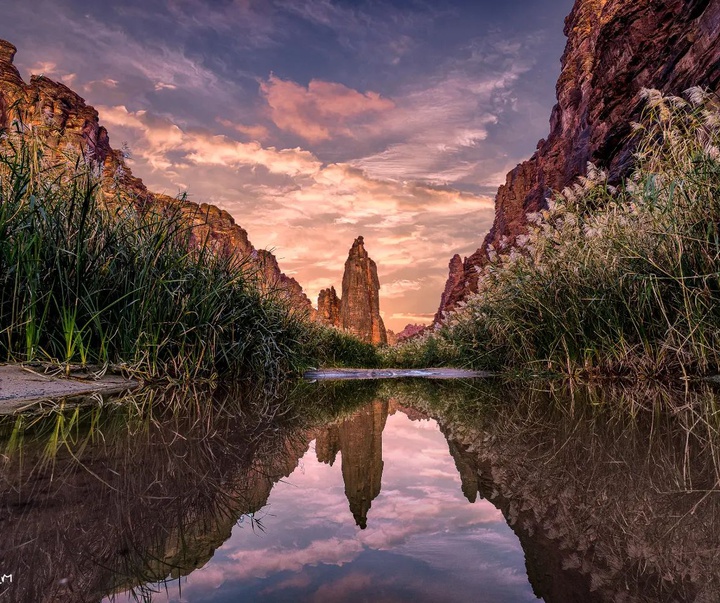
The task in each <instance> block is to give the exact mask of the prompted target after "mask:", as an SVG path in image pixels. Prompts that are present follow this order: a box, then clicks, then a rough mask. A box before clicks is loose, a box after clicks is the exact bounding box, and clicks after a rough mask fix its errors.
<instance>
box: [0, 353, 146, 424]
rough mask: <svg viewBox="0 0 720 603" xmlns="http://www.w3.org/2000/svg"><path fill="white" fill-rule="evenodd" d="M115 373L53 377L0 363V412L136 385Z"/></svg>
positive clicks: (114, 390) (131, 387) (119, 390)
mask: <svg viewBox="0 0 720 603" xmlns="http://www.w3.org/2000/svg"><path fill="white" fill-rule="evenodd" d="M139 385H140V384H139V383H138V382H137V381H132V380H128V379H124V378H123V377H119V376H117V375H105V376H103V377H102V378H101V379H97V380H95V379H86V378H85V379H84V378H78V377H69V378H61V377H53V376H51V375H44V374H42V373H40V372H37V371H35V370H34V369H31V368H28V367H23V366H22V365H18V364H5V365H0V414H3V413H8V412H13V411H16V410H18V409H20V408H22V407H24V406H27V405H28V404H29V403H32V402H36V401H40V400H52V399H56V398H66V397H68V396H80V395H83V394H91V393H95V392H98V393H103V394H110V393H114V392H121V391H124V390H127V389H134V388H136V387H139Z"/></svg>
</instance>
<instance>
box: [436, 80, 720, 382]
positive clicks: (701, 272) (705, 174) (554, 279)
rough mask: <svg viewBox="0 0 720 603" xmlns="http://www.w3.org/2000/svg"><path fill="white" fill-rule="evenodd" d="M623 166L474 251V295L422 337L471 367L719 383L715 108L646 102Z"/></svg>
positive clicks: (706, 103)
mask: <svg viewBox="0 0 720 603" xmlns="http://www.w3.org/2000/svg"><path fill="white" fill-rule="evenodd" d="M644 94H645V98H646V102H647V106H646V109H645V111H644V113H643V118H642V123H640V124H636V125H635V126H634V130H635V136H636V137H637V147H636V149H637V152H636V155H635V160H636V162H635V168H634V171H633V172H632V174H631V175H630V176H629V178H628V179H627V180H626V181H625V182H624V183H623V184H622V185H620V186H618V187H617V188H616V187H614V186H611V185H610V184H609V183H608V178H607V175H606V174H605V173H604V172H603V171H602V170H600V169H597V168H596V167H594V166H592V165H590V166H588V174H587V176H586V177H583V178H580V179H579V180H578V182H577V183H576V184H574V185H573V186H572V187H570V188H568V189H565V190H564V191H563V192H562V193H561V194H557V195H555V197H554V198H553V199H552V200H549V201H548V207H547V209H545V210H543V211H542V212H540V213H537V214H531V215H529V216H528V231H527V234H524V235H521V236H517V237H516V238H515V239H514V240H513V241H508V245H507V246H506V247H505V248H503V249H494V248H493V247H488V248H487V249H486V252H487V255H488V258H489V262H488V263H487V265H486V266H485V267H484V268H483V269H482V271H481V274H480V282H479V291H478V293H477V294H476V295H474V296H473V297H471V298H470V299H469V300H468V301H467V302H466V304H465V305H464V306H463V307H461V308H459V309H458V310H457V311H456V312H454V313H452V314H451V315H449V316H448V317H447V318H446V321H445V324H444V326H442V327H441V328H440V329H439V330H437V331H435V332H434V333H433V335H431V336H430V337H429V338H427V340H426V343H424V344H423V345H427V342H428V341H432V340H435V342H436V343H435V345H437V344H438V342H442V344H443V345H445V346H449V347H451V348H453V349H454V350H455V354H456V360H455V362H460V363H467V364H471V365H474V366H478V367H482V368H489V369H502V368H518V367H522V368H534V369H538V368H540V369H550V370H554V371H558V370H560V371H563V372H569V373H573V374H574V373H578V372H582V373H587V374H590V375H592V374H611V375H628V376H643V375H645V376H662V375H667V376H676V375H689V374H702V373H708V372H712V371H717V370H718V366H719V362H718V360H719V359H718V350H720V280H719V277H720V263H719V261H718V260H719V253H720V232H719V225H720V105H719V104H718V100H717V98H715V97H713V96H710V95H709V94H707V93H705V92H704V91H702V90H700V89H697V88H694V89H691V90H689V91H688V92H687V93H686V96H687V100H685V99H682V98H678V97H673V96H663V95H662V94H660V93H659V92H657V91H653V90H649V91H645V93H644Z"/></svg>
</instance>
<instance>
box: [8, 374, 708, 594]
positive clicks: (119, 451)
mask: <svg viewBox="0 0 720 603" xmlns="http://www.w3.org/2000/svg"><path fill="white" fill-rule="evenodd" d="M679 396H680V397H679ZM683 396H684V397H682V396H681V395H680V394H677V393H672V392H668V391H666V390H659V391H656V390H652V391H645V392H640V393H637V392H636V393H633V394H632V395H631V394H628V393H627V392H625V391H624V390H607V389H603V390H596V391H591V390H587V391H577V390H575V389H572V390H571V391H567V390H565V389H560V390H558V391H549V390H548V391H537V390H530V389H527V388H526V387H514V388H512V387H506V386H501V385H500V384H497V383H480V382H472V383H457V382H456V383H449V382H445V383H437V382H435V383H430V382H422V381H407V382H390V383H387V382H386V383H377V382H364V383H362V384H352V383H343V384H313V385H311V386H304V387H302V388H300V389H299V390H297V391H295V392H292V393H290V394H288V395H286V396H284V397H283V396H281V397H279V398H275V399H268V398H257V397H253V396H252V395H250V394H248V393H245V392H219V391H218V392H214V393H208V392H172V393H159V392H146V393H145V398H142V397H140V398H138V397H137V396H136V398H135V399H134V401H133V403H132V404H129V403H128V401H127V400H126V401H124V402H123V403H122V404H119V405H112V404H110V405H106V406H105V407H104V408H84V409H77V408H76V409H71V410H69V411H66V412H64V413H59V412H58V413H53V414H51V415H49V416H45V417H34V418H33V417H25V418H20V419H13V420H12V422H11V421H10V420H5V422H4V423H1V424H0V437H2V441H3V442H4V443H3V448H4V451H5V455H4V457H3V465H4V467H3V469H4V470H3V474H2V475H3V478H2V480H3V481H2V483H1V489H0V501H1V502H2V506H0V527H2V529H3V539H2V541H1V542H0V574H12V577H13V582H12V583H6V584H2V585H0V593H2V594H0V601H5V600H7V601H103V600H104V601H131V600H137V599H140V600H143V599H144V600H152V601H178V602H180V601H189V602H193V601H238V600H247V601H369V600H372V601H376V600H379V601H421V602H422V601H428V602H429V601H501V602H502V601H507V602H511V601H532V600H537V597H540V598H542V599H544V600H545V601H575V600H577V601H714V600H718V596H717V595H719V594H720V587H719V585H718V582H719V578H718V572H717V569H716V568H717V567H720V565H718V562H720V543H719V540H718V537H717V534H718V533H720V531H719V530H718V528H720V522H719V521H718V520H719V518H720V514H719V513H718V511H720V498H719V497H718V490H717V475H718V471H717V467H718V462H717V454H716V453H717V450H718V449H719V448H720V447H716V446H715V444H716V436H717V430H716V429H715V427H714V426H713V425H712V424H711V423H710V422H707V421H701V418H703V417H707V416H708V414H709V413H708V412H707V410H708V408H710V409H711V408H714V407H715V406H713V405H714V404H715V394H714V393H713V392H712V391H711V390H709V389H705V390H702V391H700V392H695V393H692V394H687V393H686V394H683ZM618 407H622V408H623V411H622V412H620V413H619V412H617V411H616V410H613V409H617V408H618ZM670 409H672V411H671V410H670ZM30 577H32V578H31V579H30ZM3 589H4V590H3Z"/></svg>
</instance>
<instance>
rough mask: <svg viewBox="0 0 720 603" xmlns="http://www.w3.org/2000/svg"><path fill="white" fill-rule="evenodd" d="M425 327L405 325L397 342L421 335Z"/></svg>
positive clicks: (398, 335)
mask: <svg viewBox="0 0 720 603" xmlns="http://www.w3.org/2000/svg"><path fill="white" fill-rule="evenodd" d="M456 257H459V256H456ZM427 328H428V327H427V326H425V325H412V324H410V325H405V328H404V329H403V330H402V331H400V332H399V333H398V334H397V341H398V343H402V342H403V341H407V340H408V339H412V338H413V337H417V336H418V335H422V334H423V333H424V332H425V329H427Z"/></svg>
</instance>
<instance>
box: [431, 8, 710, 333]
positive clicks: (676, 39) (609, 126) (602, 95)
mask: <svg viewBox="0 0 720 603" xmlns="http://www.w3.org/2000/svg"><path fill="white" fill-rule="evenodd" d="M565 35H566V36H567V45H566V47H565V52H564V54H563V56H562V59H561V63H562V70H561V73H560V78H559V79H558V82H557V86H556V90H557V101H558V102H557V104H556V105H555V107H554V108H553V111H552V115H551V118H550V134H549V136H548V138H547V140H541V141H540V142H539V143H538V146H537V151H536V152H535V154H534V155H533V156H532V157H531V158H530V159H529V160H528V161H525V162H524V163H521V164H520V165H518V166H517V167H516V168H515V169H514V170H512V171H511V172H510V173H509V174H508V175H507V180H506V182H505V184H504V185H502V186H501V187H500V188H499V190H498V193H497V197H496V199H495V221H494V223H493V226H492V228H491V230H490V232H489V233H488V234H487V236H486V237H485V240H484V242H483V244H482V246H481V247H480V248H479V249H478V250H477V251H476V252H475V253H473V254H472V255H471V256H470V257H468V258H466V259H465V260H464V261H462V262H460V258H459V256H455V257H454V258H453V259H452V261H451V262H450V276H449V278H448V281H447V285H446V287H445V292H444V293H443V296H442V301H441V304H440V308H439V309H438V313H437V314H436V316H435V321H436V322H439V321H440V320H442V315H443V313H444V312H446V311H449V310H452V309H454V308H455V307H456V306H457V304H458V302H460V301H461V300H463V299H465V298H466V297H467V296H468V295H469V294H471V293H474V292H476V291H477V279H478V275H477V270H476V268H477V267H481V266H483V265H484V264H485V263H486V262H487V254H486V248H487V246H488V245H493V246H494V247H495V248H496V249H502V248H504V247H506V246H509V245H512V244H513V243H514V240H515V237H516V236H517V235H519V234H522V233H523V232H524V231H525V229H526V224H527V220H526V215H527V214H528V213H529V212H535V211H537V210H538V209H541V208H542V207H543V206H544V204H545V199H546V197H547V196H548V195H549V194H550V192H551V190H561V189H563V188H564V187H566V186H568V185H569V184H570V183H572V181H573V180H574V179H575V178H577V177H578V176H581V175H584V174H585V171H586V166H587V162H588V161H591V162H593V163H595V164H597V165H600V166H603V167H605V168H607V169H608V170H609V173H610V176H611V179H612V180H618V179H619V178H620V177H621V176H622V175H623V174H624V173H626V172H627V170H628V168H629V167H630V165H631V161H632V151H633V146H632V142H631V140H630V139H629V135H630V123H631V122H632V121H636V120H637V119H638V117H639V114H640V111H641V109H642V101H641V98H640V91H641V89H642V88H656V89H658V90H661V91H662V92H664V93H667V94H676V95H677V94H681V93H682V92H683V91H684V90H686V89H687V88H690V87H692V86H702V87H705V88H709V89H711V90H714V91H717V90H718V87H719V86H720V44H718V38H719V36H720V2H715V1H712V0H666V1H663V2H658V1H657V0H633V1H632V2H631V1H630V0H577V1H576V3H575V6H574V7H573V10H572V12H571V13H570V15H569V16H568V17H567V18H566V20H565Z"/></svg>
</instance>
